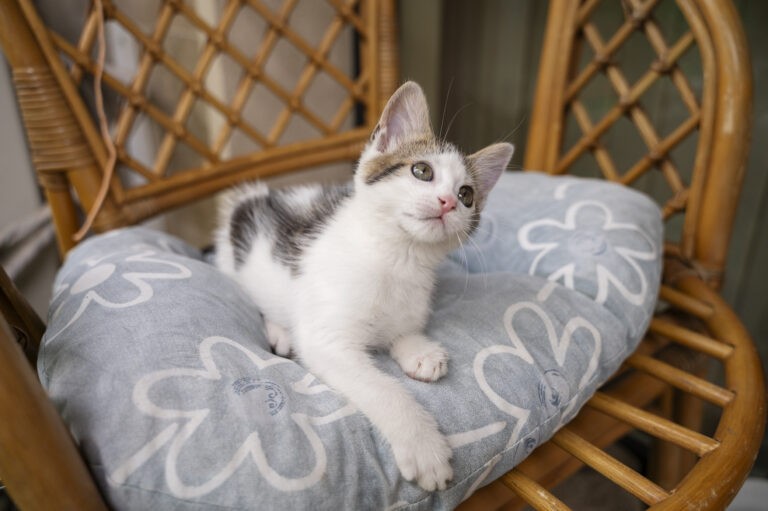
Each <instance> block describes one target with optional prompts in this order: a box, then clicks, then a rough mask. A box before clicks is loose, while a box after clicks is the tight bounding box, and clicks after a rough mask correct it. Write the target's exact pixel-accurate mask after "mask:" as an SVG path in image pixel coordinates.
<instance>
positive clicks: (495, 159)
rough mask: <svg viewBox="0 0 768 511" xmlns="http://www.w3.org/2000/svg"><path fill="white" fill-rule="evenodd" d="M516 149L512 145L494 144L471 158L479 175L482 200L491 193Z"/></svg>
mask: <svg viewBox="0 0 768 511" xmlns="http://www.w3.org/2000/svg"><path fill="white" fill-rule="evenodd" d="M514 150H515V147H514V146H513V145H512V144H507V143H500V144H493V145H491V146H488V147H486V148H485V149H481V150H480V151H478V152H476V153H474V154H472V155H470V156H469V158H468V159H469V161H470V162H472V165H473V167H474V168H475V171H476V175H477V187H478V190H477V191H478V193H479V194H480V196H481V200H484V199H485V197H486V196H487V195H488V194H489V193H490V191H491V188H493V185H495V184H496V181H498V180H499V177H500V176H501V173H502V172H503V171H504V169H506V168H507V165H509V160H511V159H512V154H513V153H514Z"/></svg>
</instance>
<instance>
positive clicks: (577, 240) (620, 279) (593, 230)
mask: <svg viewBox="0 0 768 511" xmlns="http://www.w3.org/2000/svg"><path fill="white" fill-rule="evenodd" d="M517 237H518V242H519V243H520V246H521V247H522V248H523V249H524V250H526V251H530V252H535V253H536V256H535V257H534V259H533V261H532V262H531V265H530V267H529V269H528V273H529V274H531V275H536V274H542V272H543V276H545V277H546V278H547V279H548V280H551V281H555V282H558V281H559V282H561V283H562V284H563V285H564V286H566V287H567V288H569V289H574V288H575V277H576V276H578V277H581V278H586V279H589V280H592V281H594V282H595V285H596V291H595V293H594V296H593V297H592V298H593V299H594V300H595V301H596V302H597V303H600V304H604V303H605V302H606V300H607V298H608V295H609V293H610V291H611V289H614V290H615V291H616V292H618V293H619V295H620V296H622V297H623V298H624V299H625V300H626V301H628V302H629V303H631V304H632V305H636V306H640V305H642V304H643V303H644V302H645V299H646V296H647V295H648V287H649V286H648V280H647V278H646V275H645V272H644V271H643V269H642V268H641V267H640V264H639V263H640V262H641V261H653V260H655V259H656V258H657V248H656V245H655V244H654V242H653V240H652V239H651V236H650V235H648V234H647V233H646V232H644V231H643V230H642V229H641V228H640V227H638V226H637V225H635V224H632V223H628V222H618V221H616V220H615V219H614V215H613V212H612V211H611V209H610V208H609V207H608V206H607V205H606V204H605V203H603V202H601V201H598V200H580V201H577V202H574V203H573V204H572V205H571V206H570V207H569V208H568V209H567V210H566V212H565V215H564V218H563V220H562V221H561V220H559V219H555V218H542V219H538V220H534V221H532V222H528V223H527V224H525V225H523V226H522V227H521V228H520V229H519V230H518V233H517ZM558 261H566V262H565V263H564V264H560V263H559V262H558Z"/></svg>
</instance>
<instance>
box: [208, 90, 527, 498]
mask: <svg viewBox="0 0 768 511" xmlns="http://www.w3.org/2000/svg"><path fill="white" fill-rule="evenodd" d="M513 149H514V148H513V147H512V145H510V144H506V143H499V144H494V145H491V146H488V147H486V148H485V149H483V150H481V151H479V152H477V153H475V154H472V155H470V156H464V155H462V154H461V153H460V152H459V151H458V150H457V149H456V148H455V147H454V146H452V145H451V144H448V143H446V142H444V141H442V140H438V139H437V138H436V137H435V135H434V134H433V133H432V129H431V127H430V124H429V114H428V110H427V102H426V98H425V97H424V93H423V92H422V90H421V88H420V87H419V86H418V85H417V84H415V83H413V82H408V83H405V84H404V85H403V86H402V87H400V88H399V89H398V90H397V91H396V92H395V93H394V94H393V95H392V97H391V98H390V100H389V102H388V103H387V106H386V107H385V108H384V112H383V113H382V116H381V119H380V121H379V124H378V125H377V127H376V129H375V130H374V132H373V134H372V135H371V139H370V141H369V143H368V144H367V145H366V147H365V150H364V151H363V153H362V155H361V157H360V161H359V163H358V165H357V169H356V172H355V177H354V183H353V187H338V188H329V187H322V186H319V185H318V186H304V187H298V188H291V189H284V190H272V191H270V190H268V189H267V187H266V186H264V185H263V184H256V185H251V186H250V187H246V188H244V189H241V190H239V191H238V192H236V193H235V195H234V196H233V197H232V200H231V201H230V204H229V206H228V207H226V208H225V210H224V211H223V218H222V223H221V227H220V229H219V230H218V232H217V241H216V258H217V264H218V266H219V267H220V268H221V269H222V270H223V271H224V272H226V273H227V274H229V275H231V276H232V277H233V278H235V279H236V280H237V281H238V282H239V283H240V284H241V285H242V286H243V287H244V288H245V289H246V291H247V292H248V293H249V294H250V295H251V296H252V297H253V299H254V300H255V302H256V304H257V305H258V307H259V309H260V310H261V311H262V313H263V315H264V320H265V325H266V331H267V332H266V333H267V337H268V338H269V340H270V343H271V344H272V346H273V348H274V350H275V351H276V352H277V353H278V354H280V355H286V354H288V352H289V351H290V350H292V351H293V352H294V354H295V355H296V356H297V357H298V359H299V360H300V362H301V363H302V364H303V365H304V366H305V367H306V368H307V369H308V370H309V371H310V372H312V373H313V374H315V375H316V376H317V377H319V378H320V379H322V380H323V381H324V382H325V383H327V384H328V385H329V386H331V387H332V388H334V389H335V390H337V391H338V392H340V393H341V394H343V395H344V396H346V398H347V399H349V401H350V402H351V403H353V404H354V405H355V406H356V407H357V408H358V409H359V410H360V411H361V412H362V413H363V414H364V415H365V416H366V417H368V418H369V419H370V421H371V422H372V423H373V425H374V426H375V427H376V428H377V429H378V430H379V431H380V432H381V434H382V435H383V436H384V438H386V439H387V441H388V442H389V444H390V446H391V447H392V450H393V452H394V456H395V460H396V462H397V465H398V467H399V469H400V472H401V473H402V475H403V477H405V478H406V479H407V480H416V481H417V482H418V484H419V485H420V486H421V487H422V488H424V489H426V490H430V491H432V490H435V489H444V488H445V487H446V483H447V481H448V480H450V479H451V477H452V475H453V472H452V469H451V465H450V463H449V459H450V458H451V448H450V446H449V445H448V442H447V441H446V439H445V437H444V436H443V435H442V434H441V433H440V431H439V430H438V427H437V422H436V421H435V419H434V418H433V417H432V416H431V415H430V414H429V413H428V412H427V411H426V410H424V408H422V406H421V405H419V403H417V402H416V400H415V399H414V398H413V397H412V396H411V395H410V394H409V393H408V392H407V391H406V390H405V388H404V387H403V386H402V385H401V384H400V383H399V382H398V381H397V379H395V378H393V377H392V376H390V375H388V374H385V373H383V372H382V371H380V370H379V369H377V368H376V367H375V366H374V364H373V362H372V359H371V355H370V353H369V350H371V349H375V348H378V349H382V348H384V349H388V350H389V353H390V355H391V356H392V358H393V359H394V360H395V361H397V363H398V364H399V365H400V367H401V368H402V369H403V371H404V372H405V373H406V374H407V375H408V376H410V377H411V378H414V379H417V380H421V381H425V382H433V381H436V380H437V379H439V378H440V377H442V376H443V375H444V374H445V373H446V371H447V370H448V358H449V357H448V354H447V353H446V352H445V350H444V349H443V347H442V346H441V345H440V344H439V343H438V342H437V341H435V340H431V339H429V338H427V337H426V336H425V335H424V333H423V332H424V328H425V326H426V323H427V319H428V317H429V314H430V299H431V294H432V290H433V287H434V284H435V269H436V267H437V265H438V264H439V263H440V262H441V261H442V260H443V259H444V258H445V256H446V255H447V254H448V253H449V252H450V251H452V250H454V249H456V248H457V247H459V246H460V244H461V243H463V242H464V241H465V240H467V238H468V237H469V236H470V235H471V233H472V232H473V231H474V229H475V228H476V227H477V224H478V222H479V216H480V211H481V210H482V208H483V206H484V204H485V201H486V198H487V196H488V192H489V191H490V190H491V188H492V187H493V185H494V184H495V183H496V181H497V179H498V178H499V176H500V175H501V172H502V171H503V170H504V169H505V168H506V166H507V164H508V163H509V159H510V158H511V157H512V151H513Z"/></svg>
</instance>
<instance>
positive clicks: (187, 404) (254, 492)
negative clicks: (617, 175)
mask: <svg viewBox="0 0 768 511" xmlns="http://www.w3.org/2000/svg"><path fill="white" fill-rule="evenodd" d="M661 246H662V227H661V215H660V212H659V210H658V208H657V207H656V205H655V204H654V203H652V202H651V201H650V200H649V199H647V198H646V197H644V196H642V195H640V194H639V193H637V192H634V191H632V190H629V189H626V188H624V187H621V186H618V185H613V184H610V183H604V182H600V181H593V180H586V179H576V178H559V177H549V176H545V175H541V174H535V173H508V174H505V175H504V176H503V177H502V179H501V181H500V183H499V184H498V185H497V188H496V189H495V190H494V191H493V193H492V195H491V197H490V199H489V203H488V205H487V207H486V211H485V212H484V214H483V219H482V221H481V223H480V226H479V229H478V231H477V233H476V235H475V236H474V238H473V239H472V240H471V241H470V242H469V243H467V244H466V246H465V247H464V248H462V249H460V250H458V251H457V252H456V253H454V254H452V255H451V256H450V257H449V259H448V260H447V261H446V262H445V264H443V265H442V266H441V267H440V269H439V283H438V286H437V289H436V292H435V300H434V312H433V314H432V316H431V318H430V321H429V325H428V328H427V334H428V335H429V336H430V337H432V338H434V339H436V340H439V341H440V342H442V343H443V344H444V345H445V346H446V348H447V349H448V351H449V353H450V354H451V362H450V364H449V370H448V374H447V375H446V376H445V377H444V378H442V379H441V380H440V381H438V382H436V383H422V382H419V381H415V380H411V379H409V378H408V377H407V376H405V375H404V374H403V373H402V371H401V370H400V368H399V367H398V366H397V364H396V363H395V362H394V361H393V360H391V359H390V358H389V356H388V355H387V354H384V353H382V354H377V355H376V360H377V363H378V365H379V366H380V368H381V369H382V370H384V371H386V372H388V373H391V374H392V375H394V376H396V377H397V378H399V379H400V380H401V381H402V382H403V383H404V385H405V386H406V387H407V388H408V390H409V391H410V392H411V393H412V394H413V395H414V396H415V397H416V399H417V400H418V401H419V402H421V403H422V404H423V405H424V407H425V408H426V409H427V410H429V411H430V412H431V413H432V414H433V415H434V416H435V418H436V419H437V421H438V423H439V424H440V428H441V430H442V431H443V432H444V433H445V434H446V435H447V437H448V439H449V442H450V444H451V446H452V447H453V450H454V456H453V460H452V466H453V469H454V477H453V480H452V481H451V482H450V484H449V486H448V488H447V489H446V490H444V491H439V492H434V493H428V492H425V491H424V490H422V489H421V488H419V487H418V486H417V485H416V484H413V483H409V482H407V481H405V480H403V479H402V478H401V477H400V474H399V471H398V469H397V466H396V465H395V462H394V458H393V456H392V453H391V451H390V449H389V446H388V445H387V444H386V442H385V441H384V440H383V439H382V438H381V436H380V435H379V434H378V433H377V432H376V431H375V430H373V429H372V427H371V425H370V423H369V422H368V421H367V420H366V419H365V417H363V416H362V415H361V414H359V413H358V412H357V411H356V410H355V409H354V408H353V407H352V406H350V405H349V404H348V403H347V402H346V401H345V400H344V399H343V398H342V397H340V396H339V395H337V394H336V393H334V392H333V391H332V390H331V389H329V388H328V387H327V386H325V385H324V384H323V382H322V381H319V380H317V379H316V378H315V377H314V376H313V375H312V374H310V373H308V372H307V371H306V370H305V369H304V368H303V367H302V366H300V365H299V364H297V363H296V362H294V361H292V360H289V359H285V358H281V357H278V356H275V355H273V354H272V353H271V352H270V350H269V344H268V342H267V340H266V338H265V336H264V333H263V325H262V322H261V319H260V315H259V313H258V310H257V309H256V308H255V306H254V305H253V304H252V302H251V301H250V300H249V299H248V297H247V296H246V295H245V294H244V292H243V291H242V290H241V289H240V288H239V286H238V285H237V283H236V282H234V281H232V280H230V279H229V278H227V277H225V276H223V275H222V274H221V273H220V272H219V271H218V270H217V269H216V268H214V267H213V266H211V265H210V264H208V263H206V262H205V261H204V260H203V257H202V255H201V253H200V252H199V251H198V250H197V249H195V248H193V247H190V246H189V245H187V244H185V243H184V242H182V241H181V240H178V239H176V238H174V237H172V236H169V235H166V234H162V233H159V232H155V231H151V230H148V229H144V228H127V229H122V230H117V231H113V232H110V233H108V234H104V235H101V236H95V237H93V238H91V239H89V240H87V241H85V242H84V243H82V244H81V245H79V246H78V247H76V248H75V249H74V250H72V251H71V252H70V254H69V256H68V257H67V259H66V261H65V263H64V265H63V267H62V268H61V270H60V272H59V274H58V276H57V278H56V281H55V284H54V296H53V299H52V303H51V308H50V312H49V317H48V330H47V332H46V334H45V336H44V339H43V343H42V347H41V351H40V357H39V361H38V370H39V374H40V378H41V381H42V383H43V385H44V386H45V388H46V389H47V391H48V393H49V395H50V397H51V399H52V400H53V402H54V403H55V405H56V407H57V408H58V410H59V411H60V413H61V415H62V417H63V418H64V420H65V421H66V423H67V424H68V426H69V428H70V430H71V432H72V434H73V436H74V438H75V440H76V441H77V443H78V444H79V446H80V448H81V451H82V453H83V455H84V457H85V459H86V460H87V462H88V464H89V466H90V467H91V470H92V472H93V474H94V476H95V478H96V480H97V482H98V484H99V485H100V488H101V490H102V492H103V494H104V495H105V497H106V499H107V500H108V502H109V503H110V504H111V505H112V506H113V507H114V508H116V509H156V510H163V509H202V508H205V509H208V508H222V509H230V508H233V509H235V508H236V509H280V510H282V509H333V510H336V509H388V510H394V509H414V510H415V509H453V508H454V507H455V506H457V505H458V504H459V503H460V502H461V501H462V500H463V499H465V498H466V497H468V496H469V495H471V494H472V493H473V492H474V491H475V490H476V489H477V488H478V487H480V486H482V485H484V484H488V483H489V482H491V481H492V480H493V479H495V478H497V477H499V476H501V475H502V474H503V473H504V472H506V471H508V470H509V469H511V468H512V467H513V466H515V465H516V464H517V463H519V462H520V461H521V460H523V459H524V458H525V457H526V456H527V455H528V454H529V453H530V452H531V451H532V450H533V449H534V448H535V447H536V446H537V445H539V444H541V443H542V442H544V441H546V440H547V439H548V438H549V437H550V436H551V435H552V434H553V433H554V432H555V431H556V430H557V428H558V427H560V426H561V425H563V424H564V423H566V422H567V421H568V420H570V419H571V418H572V417H573V416H574V415H575V414H576V413H577V411H578V410H579V408H580V407H581V405H582V404H583V403H584V402H585V401H586V400H587V399H588V398H589V397H590V395H591V394H592V393H593V392H594V390H595V389H596V388H597V387H598V385H600V384H601V383H602V382H604V381H605V380H606V379H607V378H608V377H609V376H610V375H611V374H612V373H613V372H614V371H615V370H616V369H617V368H618V366H619V365H620V364H621V362H622V360H623V359H624V358H625V357H626V356H627V355H628V354H630V353H631V351H632V350H633V349H634V347H635V345H636V344H637V343H638V341H639V339H640V337H641V334H642V333H643V332H644V330H645V328H646V327H647V324H648V322H649V320H650V317H651V314H652V311H653V307H654V303H655V298H656V294H657V291H658V285H659V278H660V265H661V263H660V261H661V257H660V251H661Z"/></svg>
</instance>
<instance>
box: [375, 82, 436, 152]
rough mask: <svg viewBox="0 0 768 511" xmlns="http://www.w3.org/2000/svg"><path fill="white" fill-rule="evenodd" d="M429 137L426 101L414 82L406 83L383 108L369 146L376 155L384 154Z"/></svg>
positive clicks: (429, 129) (430, 130)
mask: <svg viewBox="0 0 768 511" xmlns="http://www.w3.org/2000/svg"><path fill="white" fill-rule="evenodd" d="M431 134H432V128H431V127H430V125H429V107H428V106H427V98H426V97H425V96H424V92H423V91H422V90H421V87H419V85H418V84H417V83H416V82H405V83H404V84H403V85H401V86H400V88H399V89H397V90H396V91H395V93H394V94H392V97H391V98H389V101H388V102H387V106H385V107H384V111H383V112H382V113H381V118H380V119H379V124H377V125H376V128H375V129H374V130H373V134H372V135H371V144H372V145H373V147H374V148H375V149H376V150H377V151H378V152H380V153H385V152H387V151H391V150H393V149H394V148H396V147H397V146H398V145H400V144H402V143H403V142H405V141H406V140H408V139H410V138H418V137H420V136H424V135H431Z"/></svg>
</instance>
